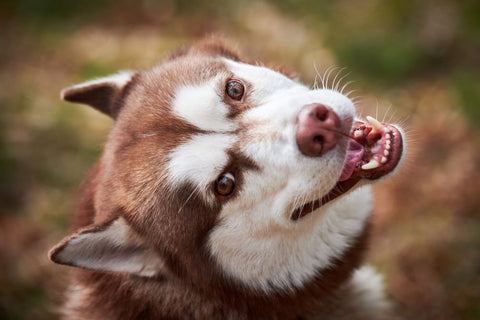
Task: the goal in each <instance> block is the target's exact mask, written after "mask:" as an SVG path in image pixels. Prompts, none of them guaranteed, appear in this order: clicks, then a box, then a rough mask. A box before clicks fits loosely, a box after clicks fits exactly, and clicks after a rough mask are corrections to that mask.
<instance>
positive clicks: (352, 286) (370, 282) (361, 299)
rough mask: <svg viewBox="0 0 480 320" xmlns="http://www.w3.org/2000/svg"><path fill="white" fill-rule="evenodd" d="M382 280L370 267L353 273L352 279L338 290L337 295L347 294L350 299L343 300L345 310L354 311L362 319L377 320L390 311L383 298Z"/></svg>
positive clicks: (388, 303)
mask: <svg viewBox="0 0 480 320" xmlns="http://www.w3.org/2000/svg"><path fill="white" fill-rule="evenodd" d="M384 291H385V290H384V286H383V278H382V276H381V275H379V274H378V273H376V272H375V270H374V269H373V268H372V267H370V266H364V267H362V268H360V269H358V270H356V271H355V273H354V274H353V276H352V279H351V280H350V281H349V282H348V283H347V284H346V285H345V286H344V287H343V288H341V289H340V291H339V294H340V295H341V294H342V293H343V292H348V295H350V296H352V298H350V299H349V298H346V299H344V302H345V307H344V308H345V309H351V310H355V313H356V314H357V317H360V315H363V316H364V318H362V319H378V318H379V317H380V315H385V314H387V313H388V312H390V311H391V309H392V305H391V303H390V302H389V301H388V300H387V298H386V297H385V292H384Z"/></svg>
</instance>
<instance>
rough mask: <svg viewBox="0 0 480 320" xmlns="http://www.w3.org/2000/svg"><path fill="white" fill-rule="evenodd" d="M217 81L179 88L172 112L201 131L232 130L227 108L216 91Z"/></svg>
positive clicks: (232, 126)
mask: <svg viewBox="0 0 480 320" xmlns="http://www.w3.org/2000/svg"><path fill="white" fill-rule="evenodd" d="M218 81H220V80H219V79H212V80H210V81H209V82H208V83H205V84H203V85H199V86H185V87H181V88H179V89H178V90H177V91H176V93H175V98H174V100H173V103H172V107H173V112H174V113H175V114H177V115H178V116H180V117H181V118H183V119H184V120H186V121H187V122H189V123H190V124H192V125H194V126H196V127H197V128H199V129H202V130H206V131H216V132H225V131H231V130H234V129H235V125H234V123H233V122H231V121H229V120H228V119H227V115H228V111H229V110H228V106H227V105H225V104H224V103H223V102H222V96H221V95H222V94H223V92H217V90H216V87H217V86H216V84H217V83H218Z"/></svg>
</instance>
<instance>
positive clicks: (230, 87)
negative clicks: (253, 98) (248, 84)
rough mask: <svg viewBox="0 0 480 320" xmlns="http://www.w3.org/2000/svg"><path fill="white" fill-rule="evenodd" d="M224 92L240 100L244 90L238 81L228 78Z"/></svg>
mask: <svg viewBox="0 0 480 320" xmlns="http://www.w3.org/2000/svg"><path fill="white" fill-rule="evenodd" d="M225 92H226V93H227V94H228V96H229V97H230V98H232V99H233V100H237V101H240V100H242V97H243V94H244V92H245V87H244V85H243V84H242V83H241V82H240V81H237V80H230V81H228V82H227V87H226V88H225Z"/></svg>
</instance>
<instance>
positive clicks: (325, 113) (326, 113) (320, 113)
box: [317, 110, 328, 122]
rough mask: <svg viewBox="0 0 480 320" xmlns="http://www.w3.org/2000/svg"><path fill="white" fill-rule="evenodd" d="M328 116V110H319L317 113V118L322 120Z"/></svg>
mask: <svg viewBox="0 0 480 320" xmlns="http://www.w3.org/2000/svg"><path fill="white" fill-rule="evenodd" d="M327 118H328V111H327V110H325V111H321V112H318V113H317V119H318V120H320V121H322V122H324V121H325V120H327Z"/></svg>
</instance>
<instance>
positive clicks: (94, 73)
mask: <svg viewBox="0 0 480 320" xmlns="http://www.w3.org/2000/svg"><path fill="white" fill-rule="evenodd" d="M211 33H221V34H223V35H224V36H226V38H227V39H229V40H231V41H232V42H234V43H236V44H238V48H239V49H240V51H242V52H244V53H246V54H247V55H248V56H249V57H252V58H254V59H256V60H259V61H265V60H268V61H271V62H274V63H276V64H280V65H285V66H286V67H287V68H289V69H291V70H294V71H296V72H297V73H298V74H299V76H300V79H301V80H302V81H303V82H305V83H307V84H311V85H313V82H314V79H315V75H316V71H315V69H317V70H318V72H319V73H320V74H323V73H324V72H325V70H326V69H327V68H329V67H332V66H338V67H340V68H343V67H345V69H336V71H335V72H339V74H340V75H341V76H343V75H345V76H346V77H345V79H344V80H343V82H344V83H345V82H347V81H354V83H353V84H351V85H350V89H355V90H356V92H355V93H353V96H355V97H356V99H357V101H358V107H359V109H360V110H361V113H362V114H363V115H364V116H365V115H367V114H373V115H375V114H376V115H378V118H379V119H385V120H388V121H393V122H397V123H402V124H403V125H404V126H405V128H406V131H407V134H408V135H409V141H408V143H409V149H408V150H409V155H408V159H407V161H406V164H405V166H404V167H403V168H402V169H401V170H400V171H399V172H398V174H396V176H394V177H392V178H391V179H389V180H387V181H385V182H382V183H380V184H378V185H377V187H376V188H375V192H376V199H377V200H376V202H377V206H376V209H375V212H374V221H373V222H374V232H373V239H372V242H371V249H370V252H369V254H368V262H369V263H371V264H373V265H374V266H375V267H376V268H377V269H378V270H379V271H381V272H383V274H384V275H385V283H386V285H387V289H388V293H389V295H390V296H391V297H392V298H393V299H394V300H395V301H396V302H397V304H398V307H399V310H400V312H401V313H402V314H403V315H405V316H406V317H407V318H408V319H480V176H479V170H480V135H479V133H480V76H479V75H480V1H477V0H464V1H459V0H444V1H434V0H416V1H415V0H413V1H410V0H391V1H380V0H365V1H353V0H351V1H348V0H338V1H320V0H308V1H295V0H279V1H273V0H271V1H269V0H264V1H240V0H200V1H196V2H193V1H187V0H180V1H173V0H172V1H153V0H140V1H126V0H115V1H113V0H112V1H110V0H99V1H89V2H87V1H70V0H3V1H1V2H0V108H1V110H0V202H1V205H0V319H56V318H57V317H56V315H55V308H56V304H57V303H58V302H59V301H60V300H61V298H60V294H59V292H61V289H62V287H63V284H64V280H65V278H66V274H67V273H68V271H67V269H68V268H64V267H60V266H56V265H53V264H52V263H50V262H48V261H47V258H46V253H47V251H48V249H49V248H50V247H51V246H52V245H54V244H55V243H56V242H57V241H59V240H60V239H61V238H62V237H63V236H64V235H65V234H66V232H67V229H68V222H69V218H70V214H71V210H72V207H73V206H74V202H75V197H76V194H77V191H78V187H79V184H80V183H81V181H82V177H83V176H84V174H85V172H86V170H87V168H88V167H89V166H90V165H92V164H93V163H94V161H95V159H96V158H97V156H98V155H99V153H100V152H101V149H102V146H103V144H104V141H105V139H106V135H107V133H108V132H109V129H110V128H111V125H112V123H111V121H110V120H109V118H107V117H106V116H104V115H102V114H100V113H98V112H96V111H95V110H93V109H90V108H88V107H85V106H79V105H72V104H67V103H65V102H61V101H60V100H59V91H60V90H61V89H62V88H63V87H66V86H68V85H71V84H74V83H78V82H81V81H84V80H87V79H91V78H94V77H99V76H104V75H108V74H110V73H113V72H116V71H117V70H119V69H131V68H148V67H149V66H152V65H153V64H155V63H156V62H158V61H159V60H160V59H162V58H163V57H165V56H166V54H167V53H168V52H169V51H170V50H172V49H175V48H178V47H179V46H184V45H188V44H190V43H192V42H193V41H195V40H197V39H200V38H202V37H204V36H205V35H209V34H211Z"/></svg>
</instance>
